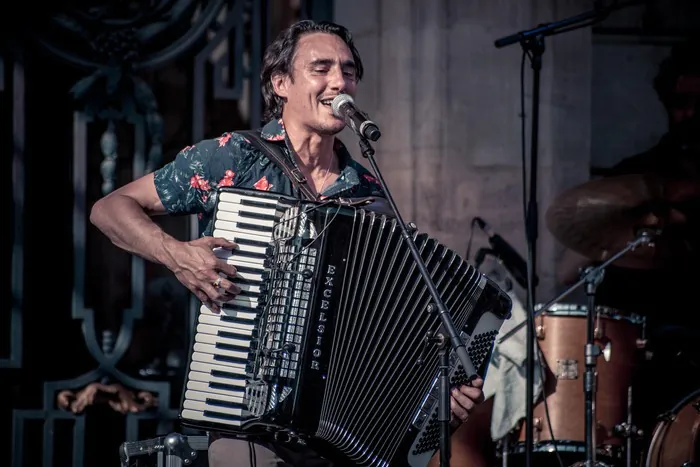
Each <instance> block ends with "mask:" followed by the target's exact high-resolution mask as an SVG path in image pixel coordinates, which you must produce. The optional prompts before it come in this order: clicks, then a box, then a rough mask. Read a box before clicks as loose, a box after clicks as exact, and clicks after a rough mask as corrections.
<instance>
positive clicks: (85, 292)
mask: <svg viewBox="0 0 700 467" xmlns="http://www.w3.org/2000/svg"><path fill="white" fill-rule="evenodd" d="M134 5H138V7H134ZM331 13H332V1H329V0H324V1H313V2H312V1H301V2H299V1H297V2H294V1H290V0H287V1H282V0H279V1H274V0H237V1H226V0H210V1H206V0H197V1H195V0H154V1H151V2H104V5H101V6H94V7H91V8H82V9H80V8H78V7H75V6H74V8H73V9H68V8H65V9H63V10H60V11H59V10H58V7H56V8H54V10H53V11H52V12H51V14H49V15H46V17H40V18H39V19H38V20H36V18H32V20H31V21H28V22H27V24H32V25H33V26H35V27H33V28H31V29H30V30H28V31H23V32H22V34H19V35H18V37H15V38H14V39H15V40H14V41H13V42H12V43H11V44H10V46H9V47H6V48H4V49H3V50H2V57H1V58H0V111H2V113H3V121H10V122H12V125H10V126H8V125H4V126H3V127H4V128H3V129H2V132H1V133H0V135H1V136H0V142H1V143H2V145H3V149H4V151H3V152H4V153H5V157H4V158H3V160H4V161H5V166H4V168H5V171H4V172H3V173H5V174H7V175H10V176H11V179H10V180H7V179H6V183H5V184H4V187H5V196H4V197H3V202H4V203H5V206H6V213H7V214H6V219H7V222H5V223H4V227H3V229H4V230H5V235H3V238H4V239H12V241H11V242H7V241H6V242H5V244H6V248H5V251H6V252H7V253H8V254H7V255H6V257H7V261H5V262H4V263H3V264H4V267H5V271H6V272H7V271H8V270H9V272H10V274H11V281H10V282H9V284H6V286H5V292H6V293H4V294H3V296H5V297H6V298H7V299H6V300H4V302H3V307H4V308H3V310H4V311H3V313H2V318H1V319H2V321H0V333H1V335H2V337H1V338H0V342H2V344H0V377H1V379H2V381H3V388H2V389H0V400H3V401H5V402H6V403H5V404H3V405H2V407H3V408H2V409H0V419H2V420H3V422H4V423H5V424H6V426H7V427H10V428H11V430H12V431H11V432H12V437H11V438H10V439H8V440H6V445H0V447H2V448H4V449H2V452H10V453H11V459H12V465H13V466H14V467H20V466H24V465H32V466H35V465H42V466H44V467H50V466H63V465H73V466H88V465H90V466H92V465H95V466H109V465H118V464H119V462H118V453H117V449H116V447H117V446H118V445H119V444H120V443H121V442H123V441H133V440H137V439H144V438H149V437H153V436H155V435H158V434H164V433H166V432H169V431H171V430H178V427H177V425H176V424H174V423H175V419H176V410H177V404H178V402H179V395H180V389H181V387H180V386H179V384H180V383H181V382H182V381H183V378H182V376H183V375H182V374H180V370H181V369H182V367H183V358H184V356H185V355H186V352H187V348H186V346H187V345H188V336H189V334H190V332H191V326H192V322H193V319H194V315H193V313H192V309H193V308H192V307H191V304H192V302H191V300H188V298H187V297H188V294H187V293H186V290H185V289H184V287H182V286H181V285H180V284H179V283H177V281H175V280H174V279H173V278H172V277H171V276H170V275H169V274H168V273H167V271H164V270H163V269H162V268H158V267H156V266H154V265H150V264H148V263H145V262H144V261H143V260H142V259H140V258H136V257H130V256H128V255H126V254H125V253H124V252H120V251H118V250H117V249H116V248H115V247H113V246H111V245H109V244H108V243H107V241H106V240H105V239H104V238H103V237H102V236H101V234H99V233H98V232H97V231H96V230H95V229H94V228H93V227H92V226H91V225H90V223H89V221H88V216H89V210H90V206H91V204H92V202H94V201H95V200H96V199H97V198H99V197H100V196H103V195H105V194H107V193H109V192H111V191H112V190H114V189H115V187H117V186H120V185H121V184H123V183H126V182H128V181H129V180H131V179H133V178H136V177H139V176H141V175H143V174H145V173H148V172H150V171H152V170H153V169H154V168H157V167H158V166H160V165H162V164H163V163H164V162H167V160H168V159H169V158H172V157H173V156H174V155H175V153H176V152H177V150H178V149H179V148H180V147H182V146H184V145H186V144H190V143H191V142H195V141H198V140H200V139H202V138H205V137H214V136H218V135H219V134H220V133H221V132H223V131H226V130H230V129H235V128H244V127H249V126H255V125H257V124H258V122H260V116H261V99H260V82H259V68H260V60H261V57H262V52H263V49H264V46H265V44H266V43H267V42H268V41H269V38H270V36H271V35H272V34H276V32H277V30H279V29H280V28H281V27H283V26H284V25H286V23H288V22H289V21H292V20H294V19H298V18H304V17H311V18H314V19H330V18H331V16H332V14H331ZM179 80H184V81H183V82H185V84H184V85H183V84H182V83H180V84H175V85H173V84H172V83H179V82H180V81H179ZM65 83H73V84H72V87H70V94H69V93H68V88H66V87H64V84H65ZM47 89H48V90H47ZM168 89H169V91H168ZM173 89H174V90H175V91H173ZM183 90H184V91H185V92H184V96H183V95H182V94H179V95H177V94H178V93H179V92H180V91H183ZM51 92H53V93H55V94H57V95H56V99H57V100H58V103H57V104H52V103H50V102H47V100H48V99H43V97H42V96H43V94H42V93H51ZM168 92H170V94H168ZM173 92H175V99H173ZM61 93H62V94H63V95H62V96H61V95H60V94H61ZM173 102H177V104H172V103H173ZM183 102H186V104H183ZM164 104H165V105H164ZM178 105H179V107H178ZM164 108H165V110H164ZM178 109H179V110H178ZM183 109H184V110H185V111H184V113H185V114H186V115H188V116H189V118H185V119H184V120H183V115H182V114H183ZM5 117H7V118H8V119H5ZM69 119H72V122H71V121H69ZM54 122H55V124H54ZM47 128H49V129H48V130H47ZM178 129H179V130H182V131H178ZM66 142H68V143H70V145H71V146H72V147H71V148H68V147H66V146H67V145H65V144H62V143H66ZM178 145H180V146H178ZM47 148H48V149H50V150H49V151H47V150H46V149H47ZM54 148H55V149H54ZM98 154H99V156H98ZM42 168H44V169H42ZM46 168H48V172H49V173H50V174H53V175H49V179H50V181H51V182H50V183H46V181H45V180H46V179H44V180H43V181H42V178H41V175H40V172H42V171H44V170H45V169H46ZM44 176H46V175H44ZM7 178H10V177H7ZM161 225H162V226H163V228H164V229H165V230H166V231H168V232H169V233H171V234H173V235H175V236H176V237H179V238H183V239H185V238H188V237H191V236H192V235H195V234H196V222H191V221H190V220H189V219H186V218H181V219H166V220H163V221H162V223H161ZM66 287H67V288H69V289H70V288H72V292H71V293H70V294H69V293H64V290H65V289H66ZM44 293H45V294H46V296H43V295H42V294H44ZM144 322H149V323H150V324H149V325H148V326H145V328H146V330H145V331H144V330H143V329H142V328H143V327H144V326H143V323H144ZM149 329H150V331H149ZM149 336H150V338H149ZM154 336H155V337H154ZM27 349H30V351H27ZM134 349H136V350H134ZM134 354H135V355H136V356H134ZM125 361H126V363H124V362H125ZM76 373H77V376H76ZM6 381H7V382H9V384H5V382H6ZM113 391H114V392H115V393H113ZM119 395H122V396H124V397H125V399H124V400H129V401H132V400H133V402H134V404H135V405H134V407H135V409H134V410H133V411H130V410H129V409H128V407H126V406H122V405H120V403H119V402H118V401H119V398H118V397H117V396H119ZM132 396H133V398H132ZM125 407H126V409H127V410H126V412H124V413H122V412H123V411H124V409H125Z"/></svg>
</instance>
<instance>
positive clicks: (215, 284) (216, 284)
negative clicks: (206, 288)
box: [213, 276, 221, 288]
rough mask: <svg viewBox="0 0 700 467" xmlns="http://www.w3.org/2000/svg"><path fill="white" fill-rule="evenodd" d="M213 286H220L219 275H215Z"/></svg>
mask: <svg viewBox="0 0 700 467" xmlns="http://www.w3.org/2000/svg"><path fill="white" fill-rule="evenodd" d="M213 285H214V287H216V288H218V287H220V286H221V276H219V277H217V278H216V280H215V281H214V284H213Z"/></svg>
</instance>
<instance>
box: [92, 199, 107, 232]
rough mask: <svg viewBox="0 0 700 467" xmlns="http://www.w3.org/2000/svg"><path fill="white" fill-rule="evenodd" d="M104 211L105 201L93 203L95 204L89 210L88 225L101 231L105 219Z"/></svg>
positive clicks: (100, 200)
mask: <svg viewBox="0 0 700 467" xmlns="http://www.w3.org/2000/svg"><path fill="white" fill-rule="evenodd" d="M104 211H105V199H104V198H100V199H98V200H97V201H96V202H95V204H93V205H92V208H91V209H90V223H91V224H92V225H94V226H95V227H97V228H98V229H100V230H102V228H103V225H102V220H103V219H104V218H105V216H104Z"/></svg>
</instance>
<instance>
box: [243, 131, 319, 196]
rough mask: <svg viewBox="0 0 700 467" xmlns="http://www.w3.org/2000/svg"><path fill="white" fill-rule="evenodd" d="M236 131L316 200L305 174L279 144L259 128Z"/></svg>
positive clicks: (296, 186) (293, 183)
mask: <svg viewBox="0 0 700 467" xmlns="http://www.w3.org/2000/svg"><path fill="white" fill-rule="evenodd" d="M236 133H238V134H241V135H243V136H244V137H245V138H247V139H248V141H250V142H251V144H253V145H254V146H255V147H257V148H258V149H259V150H260V151H262V152H263V153H265V155H267V157H268V158H269V159H270V160H271V161H272V162H274V163H275V164H277V166H278V167H279V168H280V169H282V172H284V174H285V175H286V176H287V177H288V178H289V180H291V182H292V185H294V187H295V188H297V189H298V190H299V191H300V192H301V193H302V195H303V196H304V197H305V198H306V199H309V200H316V195H314V193H313V192H312V191H311V190H310V189H309V186H308V185H307V182H306V177H304V174H303V173H301V171H300V170H299V168H298V167H297V166H296V165H294V164H293V163H292V162H291V161H290V160H289V158H288V157H287V156H286V155H285V154H284V153H283V152H282V151H281V150H280V148H279V147H278V146H277V145H274V144H270V143H269V142H267V141H265V140H264V139H263V138H262V137H260V131H259V130H245V131H237V132H236Z"/></svg>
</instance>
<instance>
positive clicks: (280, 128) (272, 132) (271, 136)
mask: <svg viewBox="0 0 700 467" xmlns="http://www.w3.org/2000/svg"><path fill="white" fill-rule="evenodd" d="M286 135H287V132H286V131H285V130H284V122H283V121H282V119H281V118H278V119H276V120H270V121H269V122H267V123H266V124H265V126H263V127H262V130H261V131H260V136H261V137H262V138H263V139H266V140H267V141H284V138H285V136H286Z"/></svg>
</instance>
